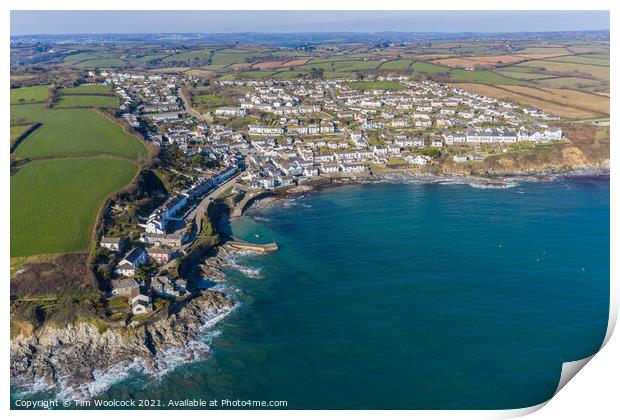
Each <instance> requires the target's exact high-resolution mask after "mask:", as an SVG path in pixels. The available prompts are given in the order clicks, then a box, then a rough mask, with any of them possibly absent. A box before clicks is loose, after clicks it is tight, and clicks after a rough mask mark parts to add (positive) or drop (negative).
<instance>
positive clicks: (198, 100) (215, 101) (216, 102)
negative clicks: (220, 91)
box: [192, 94, 227, 108]
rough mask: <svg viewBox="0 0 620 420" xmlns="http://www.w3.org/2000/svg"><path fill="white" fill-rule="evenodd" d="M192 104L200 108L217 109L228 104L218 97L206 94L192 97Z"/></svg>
mask: <svg viewBox="0 0 620 420" xmlns="http://www.w3.org/2000/svg"><path fill="white" fill-rule="evenodd" d="M192 103H193V104H194V105H196V106H199V107H204V108H215V107H218V106H224V105H226V104H227V102H226V100H225V99H224V98H222V97H221V96H218V95H211V94H204V95H194V96H192Z"/></svg>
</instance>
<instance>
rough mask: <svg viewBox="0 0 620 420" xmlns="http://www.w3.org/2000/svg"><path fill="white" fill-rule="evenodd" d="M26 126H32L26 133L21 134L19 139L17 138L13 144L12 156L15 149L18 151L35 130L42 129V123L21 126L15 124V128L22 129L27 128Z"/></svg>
mask: <svg viewBox="0 0 620 420" xmlns="http://www.w3.org/2000/svg"><path fill="white" fill-rule="evenodd" d="M26 125H30V128H29V129H28V130H26V131H24V132H23V133H22V134H20V135H19V137H17V138H16V139H15V141H14V142H13V143H11V154H12V153H13V152H14V151H15V149H17V146H19V145H20V144H21V142H23V141H24V140H25V139H26V137H28V136H29V135H30V134H31V133H32V132H33V131H34V130H36V129H37V128H39V127H41V123H34V124H21V125H20V124H14V125H13V127H21V126H26Z"/></svg>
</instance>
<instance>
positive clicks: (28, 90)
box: [11, 86, 49, 104]
mask: <svg viewBox="0 0 620 420" xmlns="http://www.w3.org/2000/svg"><path fill="white" fill-rule="evenodd" d="M48 92H49V86H32V87H22V88H17V89H11V104H22V103H31V102H44V101H47V94H48Z"/></svg>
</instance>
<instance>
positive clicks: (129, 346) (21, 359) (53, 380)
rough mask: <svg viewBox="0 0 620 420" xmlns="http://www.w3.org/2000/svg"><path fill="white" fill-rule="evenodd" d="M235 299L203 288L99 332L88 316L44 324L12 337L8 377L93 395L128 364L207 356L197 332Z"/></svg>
mask: <svg viewBox="0 0 620 420" xmlns="http://www.w3.org/2000/svg"><path fill="white" fill-rule="evenodd" d="M233 306H234V304H233V302H232V301H230V300H228V299H227V298H226V297H225V296H224V295H223V294H222V293H219V292H213V291H206V292H203V293H201V294H199V295H196V296H194V297H192V298H191V299H187V300H186V301H183V302H181V303H179V304H178V305H177V306H174V307H172V308H171V309H170V313H169V314H167V315H166V316H161V317H157V318H155V319H153V320H151V321H150V322H147V323H144V324H142V325H139V326H136V327H131V326H129V327H124V328H117V329H108V330H106V331H104V332H101V331H100V330H99V329H98V328H97V327H96V326H95V325H93V324H92V323H89V322H79V323H73V324H69V325H67V326H65V327H64V328H56V327H43V328H40V329H38V330H36V331H34V332H33V333H32V334H30V335H28V336H25V335H21V334H20V335H18V336H16V337H14V338H13V339H12V340H11V348H10V366H11V368H10V369H11V383H12V384H13V385H16V386H17V387H20V388H21V387H27V388H29V389H34V390H50V391H53V392H55V393H60V394H61V395H68V396H81V397H92V396H93V395H96V394H97V393H98V392H100V391H102V390H103V389H102V382H104V383H105V382H106V380H107V379H110V378H111V377H114V376H119V375H121V376H122V375H123V374H126V373H127V371H128V370H129V369H130V368H131V367H135V368H139V369H142V370H143V371H145V372H147V373H150V374H159V373H162V372H165V371H167V370H169V369H170V368H172V367H174V366H175V365H177V364H180V363H184V362H188V361H192V360H196V359H199V358H203V357H205V356H206V355H207V354H208V352H209V349H208V347H207V345H206V344H205V343H204V341H203V340H201V334H203V333H204V331H205V328H206V327H207V326H209V325H210V324H212V323H214V322H216V321H217V320H218V319H219V318H220V317H222V316H223V315H225V314H226V313H228V312H229V311H230V310H231V309H232V308H233Z"/></svg>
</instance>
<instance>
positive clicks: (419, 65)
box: [411, 61, 449, 74]
mask: <svg viewBox="0 0 620 420" xmlns="http://www.w3.org/2000/svg"><path fill="white" fill-rule="evenodd" d="M411 69H412V70H413V71H415V72H418V73H429V74H435V73H447V72H448V70H449V69H448V68H446V67H442V66H438V65H437V64H431V63H425V62H424V61H416V62H415V63H413V64H412V65H411Z"/></svg>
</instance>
